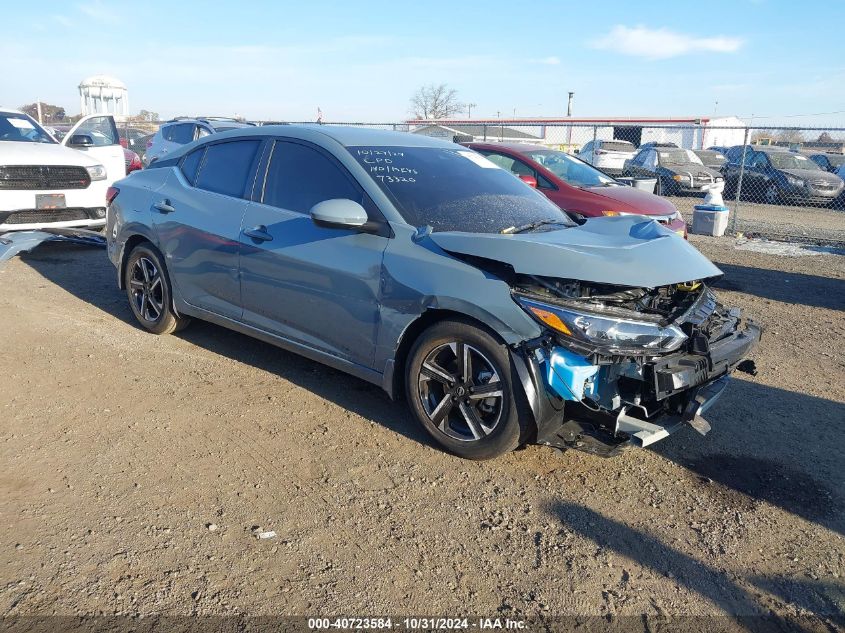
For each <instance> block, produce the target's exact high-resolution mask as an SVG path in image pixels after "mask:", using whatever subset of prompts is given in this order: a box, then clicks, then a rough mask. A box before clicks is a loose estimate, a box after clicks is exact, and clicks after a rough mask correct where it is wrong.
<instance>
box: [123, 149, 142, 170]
mask: <svg viewBox="0 0 845 633" xmlns="http://www.w3.org/2000/svg"><path fill="white" fill-rule="evenodd" d="M123 160H124V162H125V163H126V175H127V176H128V175H129V174H131V173H132V172H133V171H136V170H138V169H142V168H143V167H144V166H143V165H142V164H141V157H140V156H138V154H136V153H135V152H133V151H132V150H131V149H126V148H125V147H124V148H123Z"/></svg>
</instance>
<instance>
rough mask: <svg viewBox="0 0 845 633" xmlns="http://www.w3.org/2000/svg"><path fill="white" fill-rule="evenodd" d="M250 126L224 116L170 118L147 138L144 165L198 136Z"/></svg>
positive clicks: (250, 124)
mask: <svg viewBox="0 0 845 633" xmlns="http://www.w3.org/2000/svg"><path fill="white" fill-rule="evenodd" d="M252 126H253V124H252V123H246V122H244V121H240V120H238V119H230V118H226V117H202V118H196V119H194V118H190V117H178V118H175V119H171V120H170V121H167V122H166V123H163V124H162V125H161V127H160V128H159V129H158V131H157V132H156V133H155V134H153V136H152V138H151V139H150V140H149V144H148V146H147V147H146V149H145V151H144V152H143V160H144V165H145V166H148V165H149V164H150V163H152V162H153V161H154V160H158V159H159V158H162V157H163V156H166V155H167V154H168V153H169V152H172V151H174V150H177V149H179V148H181V147H182V146H183V145H187V144H188V143H190V142H192V141H195V140H197V139H199V138H203V137H206V136H211V135H212V134H217V133H218V132H226V131H227V130H236V129H241V128H245V127H252Z"/></svg>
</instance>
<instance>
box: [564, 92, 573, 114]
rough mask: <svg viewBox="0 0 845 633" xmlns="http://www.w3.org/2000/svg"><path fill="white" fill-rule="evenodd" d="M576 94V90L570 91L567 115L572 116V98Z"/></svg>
mask: <svg viewBox="0 0 845 633" xmlns="http://www.w3.org/2000/svg"><path fill="white" fill-rule="evenodd" d="M574 96H575V93H574V92H570V93H569V99H567V101H566V116H572V98H573V97H574Z"/></svg>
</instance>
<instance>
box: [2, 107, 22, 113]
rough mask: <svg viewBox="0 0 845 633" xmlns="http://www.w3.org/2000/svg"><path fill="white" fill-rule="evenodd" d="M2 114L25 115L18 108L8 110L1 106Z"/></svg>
mask: <svg viewBox="0 0 845 633" xmlns="http://www.w3.org/2000/svg"><path fill="white" fill-rule="evenodd" d="M0 112H2V113H3V114H23V112H21V111H20V110H18V109H16V108H6V107H4V106H0Z"/></svg>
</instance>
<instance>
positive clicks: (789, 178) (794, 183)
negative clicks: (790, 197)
mask: <svg viewBox="0 0 845 633" xmlns="http://www.w3.org/2000/svg"><path fill="white" fill-rule="evenodd" d="M786 182H788V183H789V184H790V185H792V186H793V187H803V186H804V181H803V180H801V179H800V178H793V177H792V176H787V177H786Z"/></svg>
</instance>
